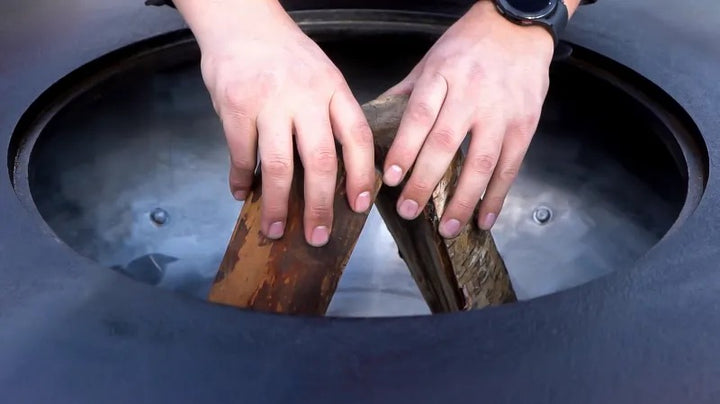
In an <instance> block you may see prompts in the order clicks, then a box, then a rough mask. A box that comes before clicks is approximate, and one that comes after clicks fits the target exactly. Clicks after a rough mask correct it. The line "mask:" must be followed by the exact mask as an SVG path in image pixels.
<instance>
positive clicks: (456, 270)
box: [209, 97, 515, 315]
mask: <svg viewBox="0 0 720 404" xmlns="http://www.w3.org/2000/svg"><path fill="white" fill-rule="evenodd" d="M406 103H407V97H391V98H384V99H379V100H375V101H373V102H370V103H368V104H365V105H364V106H363V111H364V112H365V115H366V116H367V117H368V122H369V124H370V127H371V129H372V131H373V134H374V135H375V143H376V148H375V150H376V153H375V156H376V165H377V166H378V167H382V162H383V161H384V159H385V155H386V154H387V151H388V149H389V146H390V144H391V143H392V140H393V139H394V136H395V132H396V131H397V127H398V124H399V121H400V117H401V116H402V112H403V111H404V109H405V105H406ZM461 165H462V155H460V154H458V156H457V157H456V158H455V160H454V161H453V165H452V166H451V168H450V169H449V170H448V172H447V173H446V175H445V177H444V178H443V181H442V183H441V184H440V185H439V186H438V188H437V189H436V190H435V193H434V194H433V199H432V201H431V203H429V204H428V205H427V206H426V207H425V209H424V210H423V212H422V214H421V215H420V216H419V217H418V218H417V219H415V220H412V221H406V220H403V219H402V218H400V217H399V216H398V215H397V213H396V211H395V201H396V200H397V197H398V196H399V193H400V191H401V189H402V188H401V187H396V188H389V187H383V188H382V189H381V190H380V185H381V181H380V174H379V173H378V174H377V175H376V188H375V194H374V195H373V197H375V196H376V195H377V193H378V191H379V196H378V200H377V201H376V206H377V207H378V210H379V211H380V213H381V215H382V217H383V219H384V220H385V224H386V225H387V227H388V229H389V230H390V233H391V234H392V236H393V237H394V239H395V241H396V242H397V244H398V248H399V251H400V253H401V255H402V257H403V258H404V260H405V262H406V263H407V264H408V267H409V269H410V271H411V273H412V275H413V277H414V279H415V280H416V282H417V284H418V286H419V287H420V290H421V291H422V294H423V296H424V298H425V299H426V301H427V302H428V305H429V306H430V308H431V310H432V311H433V312H442V311H456V310H464V309H471V308H480V307H483V306H487V305H490V304H500V303H504V302H508V301H512V300H514V298H515V295H514V292H513V290H512V286H511V285H510V281H509V278H508V274H507V271H506V270H505V266H504V263H503V261H502V258H501V257H500V255H499V254H498V252H497V249H496V248H495V244H494V242H493V240H492V237H491V236H490V233H489V232H485V231H482V230H480V229H478V228H477V227H476V226H474V225H468V226H466V227H465V228H464V229H463V231H462V233H461V234H460V236H458V237H457V238H454V239H452V240H444V239H443V238H442V237H440V235H439V233H438V224H439V220H438V219H439V217H440V216H441V215H442V212H443V209H444V207H445V201H446V200H447V199H449V197H450V195H451V192H452V189H453V187H454V184H455V182H456V181H457V177H458V172H459V170H460V167H461ZM295 167H296V168H295V170H294V177H293V182H292V189H291V194H290V201H289V211H288V219H287V225H286V230H285V235H284V236H283V238H282V239H280V240H269V239H267V238H266V237H264V236H263V235H262V233H261V232H260V199H261V197H262V188H261V178H259V177H258V178H257V179H256V181H255V182H254V185H253V189H252V190H251V192H250V194H249V196H248V198H247V200H246V202H245V204H244V205H243V208H242V211H241V213H240V218H239V219H238V221H237V224H236V227H235V230H234V232H233V235H232V238H231V240H230V243H229V245H228V247H227V250H226V253H225V256H224V258H223V261H222V263H221V265H220V269H219V271H218V274H217V277H216V279H215V282H214V284H213V287H212V289H211V291H210V297H209V299H210V301H213V302H216V303H221V304H227V305H232V306H238V307H245V308H252V309H255V310H262V311H273V312H281V313H294V314H311V315H322V314H324V313H325V311H326V310H327V306H328V304H329V303H330V300H331V298H332V296H333V294H334V292H335V289H336V287H337V283H338V281H339V279H340V276H341V275H342V272H343V270H344V268H345V265H346V264H347V262H348V260H349V258H350V256H351V254H352V250H353V248H354V247H355V244H356V243H357V240H358V238H359V237H360V232H361V231H362V227H363V226H364V223H365V221H366V219H367V213H364V214H358V213H355V212H353V211H352V209H351V208H350V206H349V205H348V203H347V199H346V193H345V171H344V168H343V165H342V162H341V163H340V166H339V170H338V177H337V183H336V184H337V185H336V193H335V201H334V225H333V229H332V232H331V236H330V241H329V242H328V244H327V245H325V246H323V247H320V248H316V247H311V246H309V245H308V244H307V243H306V242H305V238H304V231H303V225H302V218H303V209H304V203H303V187H304V182H303V175H304V173H303V170H302V166H301V164H300V162H299V161H298V159H297V157H296V165H295Z"/></svg>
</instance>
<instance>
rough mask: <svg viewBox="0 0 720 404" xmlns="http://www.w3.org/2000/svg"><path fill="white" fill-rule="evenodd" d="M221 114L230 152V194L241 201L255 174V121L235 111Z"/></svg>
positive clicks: (245, 195) (248, 189)
mask: <svg viewBox="0 0 720 404" xmlns="http://www.w3.org/2000/svg"><path fill="white" fill-rule="evenodd" d="M223 112H224V113H223V114H222V116H221V120H222V125H223V130H224V132H225V138H226V139H227V144H228V149H229V150H230V175H229V182H230V192H232V194H233V196H234V197H235V199H237V200H239V201H243V200H245V198H246V197H247V194H248V192H249V191H250V186H251V185H252V181H253V175H254V173H255V164H256V158H257V128H256V126H255V119H254V118H252V117H250V116H249V115H248V114H245V113H241V112H238V111H237V110H227V111H223Z"/></svg>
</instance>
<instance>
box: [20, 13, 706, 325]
mask: <svg viewBox="0 0 720 404" xmlns="http://www.w3.org/2000/svg"><path fill="white" fill-rule="evenodd" d="M335 28H337V27H330V28H327V27H326V28H325V29H323V28H317V29H315V30H314V31H312V32H311V34H313V35H314V36H315V38H316V39H317V40H318V41H319V42H320V43H321V45H322V46H323V47H324V49H325V50H326V51H327V52H328V54H329V55H330V57H331V58H332V59H333V60H334V61H335V62H336V63H337V65H338V66H339V67H340V69H341V70H342V71H343V72H344V73H345V76H346V78H347V79H348V81H349V83H350V85H351V87H352V88H353V90H354V92H355V94H356V95H357V97H358V99H359V101H360V102H364V101H367V100H370V99H372V98H374V97H375V96H376V95H378V94H379V93H381V92H382V91H384V90H385V89H387V88H388V87H389V86H390V85H392V84H394V83H395V82H397V81H398V80H400V79H401V78H402V77H403V76H404V75H405V74H407V72H408V71H409V70H410V69H411V68H412V66H413V65H414V64H415V63H416V62H417V61H419V59H420V58H421V57H422V55H423V54H424V52H425V51H426V50H427V49H428V47H429V46H430V45H431V44H432V40H433V39H435V38H436V36H437V33H438V32H440V31H441V30H442V28H443V22H442V21H440V20H438V21H435V23H433V24H429V25H425V26H423V27H421V29H420V28H419V29H416V30H414V31H413V30H408V29H407V27H403V26H402V25H400V24H398V25H396V26H393V24H392V23H387V24H385V26H383V27H382V29H376V30H375V32H372V33H370V32H365V33H362V32H359V33H358V32H356V33H355V34H354V35H349V34H347V32H345V33H344V34H343V33H342V32H340V31H338V30H337V29H335ZM198 58H199V54H198V50H197V48H196V45H195V43H194V42H193V41H192V40H191V39H190V38H189V37H187V36H184V35H179V36H176V37H174V38H172V39H171V40H168V41H167V42H166V43H164V44H162V45H156V46H153V47H150V48H148V49H144V50H143V51H142V52H141V53H140V54H138V55H134V56H133V57H130V58H125V59H124V60H118V61H117V62H116V63H115V64H113V65H111V66H108V67H107V68H106V69H105V70H103V71H102V72H100V73H97V72H96V73H93V74H88V75H87V76H85V77H80V78H79V80H78V81H77V83H76V84H75V86H74V87H73V88H71V89H69V90H68V93H67V95H66V98H64V99H62V100H60V101H59V102H58V104H56V105H55V108H54V110H53V111H52V113H51V114H49V115H48V116H47V120H46V121H45V122H42V124H40V125H37V126H36V127H35V128H34V132H33V133H32V134H31V135H30V137H29V139H30V140H29V141H28V142H27V143H26V144H25V147H24V148H23V149H21V151H20V157H19V159H18V161H19V162H21V166H20V169H19V170H18V171H17V173H18V175H19V176H20V177H22V176H23V175H27V176H28V181H27V182H23V181H17V183H16V186H17V187H19V188H20V189H24V187H28V189H29V191H30V193H31V195H32V200H33V201H34V203H35V204H36V206H37V209H38V211H39V212H40V214H41V215H42V217H43V218H44V220H45V221H46V222H47V224H48V225H49V227H50V229H52V231H53V232H54V233H55V234H56V235H57V236H58V237H59V238H60V239H61V240H63V241H64V242H65V243H67V244H68V245H69V246H70V247H72V248H73V249H75V250H76V251H77V252H78V253H80V254H82V255H84V256H86V257H88V258H90V259H92V260H95V261H97V262H98V263H100V264H102V265H103V266H105V267H109V268H113V269H115V270H118V271H120V272H123V273H125V274H127V275H129V276H130V277H132V278H134V279H136V280H139V281H142V282H146V283H150V284H153V285H157V286H159V287H162V288H167V289H171V290H176V291H178V292H181V293H185V294H189V295H192V296H196V297H198V298H201V299H204V298H206V296H207V293H208V290H209V287H210V285H211V282H212V278H213V277H214V275H215V273H216V271H217V268H218V265H219V263H220V260H221V258H222V255H223V253H224V251H225V246H226V244H227V241H228V239H229V237H230V234H231V232H232V229H233V226H234V223H235V220H236V219H237V216H238V213H239V210H240V208H241V204H239V203H237V202H236V201H234V200H233V199H232V198H231V196H230V194H229V192H228V189H227V179H226V176H227V166H228V157H227V150H226V145H225V142H224V138H223V135H222V131H221V127H220V124H219V121H218V119H217V117H216V115H215V113H214V111H213V110H212V106H211V103H210V100H209V97H208V95H207V92H206V90H205V88H204V86H203V83H202V80H201V77H200V73H199V65H198ZM621 73H626V72H624V71H623V70H622V69H621V68H620V67H618V66H616V65H614V64H612V63H610V62H609V61H607V60H605V59H603V58H600V57H598V56H597V55H594V54H592V53H590V52H587V51H585V50H575V52H574V54H573V56H572V57H570V58H569V59H566V60H563V61H559V62H556V63H555V64H554V65H553V67H552V76H551V83H552V84H551V91H550V93H549V95H548V99H547V101H546V104H545V108H544V111H543V115H542V122H541V124H540V127H539V129H538V132H537V134H536V135H535V138H534V140H533V143H532V146H531V148H530V150H529V153H528V155H527V158H526V159H525V163H524V166H523V168H522V170H521V172H520V175H519V178H518V179H517V181H516V183H515V185H514V187H513V188H512V191H511V193H510V195H509V198H508V200H507V202H506V205H505V208H504V210H503V212H502V214H501V215H500V217H499V220H498V223H497V225H496V227H495V228H494V230H493V234H494V236H495V238H496V241H497V244H498V248H499V250H500V252H501V254H502V256H503V257H504V259H505V261H506V264H507V267H508V269H509V271H510V273H511V278H512V281H513V286H514V288H515V290H516V291H517V294H518V297H519V298H520V299H530V298H534V297H537V296H541V295H545V294H549V293H552V292H556V291H560V290H563V289H567V288H569V287H573V286H575V285H579V284H582V283H585V282H587V281H589V280H592V279H594V278H597V277H600V276H602V275H605V274H607V273H609V272H611V271H613V270H614V269H616V268H620V267H625V266H628V265H630V264H632V263H633V262H634V261H635V260H637V259H638V258H639V257H640V256H641V255H643V254H644V253H645V252H646V251H648V250H649V249H650V248H651V247H652V246H653V245H654V244H655V243H656V242H657V241H658V240H659V239H660V238H662V237H663V236H664V235H665V234H666V232H667V231H668V230H669V229H671V228H672V226H673V224H674V223H678V222H680V221H682V220H683V219H684V217H685V216H686V215H687V214H688V213H689V212H690V211H691V210H692V209H693V208H694V206H695V205H696V203H697V201H698V200H699V197H700V195H701V192H702V179H701V178H702V173H701V171H702V168H701V166H700V161H699V159H697V158H696V157H693V154H692V150H691V149H692V148H693V147H694V145H693V139H692V136H691V135H690V134H689V133H688V132H687V131H685V129H684V128H683V127H682V126H681V125H678V124H677V123H676V122H675V121H673V120H672V119H673V118H672V114H673V112H672V111H671V110H668V109H667V108H666V106H665V105H663V104H662V102H659V101H658V100H655V99H652V98H650V96H649V95H648V94H647V92H646V91H645V89H644V88H643V87H642V86H639V85H638V82H632V83H629V82H628V81H627V76H624V75H623V74H621ZM478 96H482V95H481V94H479V95H478ZM638 156H642V160H639V159H638ZM23 162H25V163H29V164H28V168H27V172H25V171H24V169H23V166H22V163H23ZM338 225H341V224H338ZM426 313H429V311H428V308H427V306H426V305H425V303H424V301H423V299H422V297H421V295H420V293H419V291H418V289H417V287H416V286H415V284H414V281H413V280H412V278H411V277H410V275H409V272H408V271H407V268H406V267H405V265H404V263H403V261H402V260H401V259H400V258H399V256H398V253H397V249H396V246H395V244H394V241H393V240H392V237H391V236H390V235H389V233H388V231H387V229H386V228H385V226H384V224H383V223H382V220H381V218H380V216H379V215H378V214H377V212H376V211H375V210H373V212H372V214H371V216H370V218H369V219H368V222H367V225H366V227H365V229H364V231H363V234H362V237H361V239H360V241H359V243H358V245H357V247H356V249H355V251H354V253H353V255H352V258H351V259H350V262H349V264H348V266H347V268H346V270H345V273H344V275H343V278H342V280H341V282H340V284H339V287H338V290H337V293H336V295H335V297H334V299H333V301H332V303H331V306H330V309H329V312H328V314H330V315H334V316H385V315H412V314H426Z"/></svg>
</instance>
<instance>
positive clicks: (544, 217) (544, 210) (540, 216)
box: [533, 206, 552, 224]
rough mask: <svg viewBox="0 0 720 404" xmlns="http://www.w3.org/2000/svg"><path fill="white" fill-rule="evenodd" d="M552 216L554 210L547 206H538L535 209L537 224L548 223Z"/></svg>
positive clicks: (534, 217) (534, 214)
mask: <svg viewBox="0 0 720 404" xmlns="http://www.w3.org/2000/svg"><path fill="white" fill-rule="evenodd" d="M551 218H552V210H550V208H548V207H547V206H538V207H537V208H535V210H534V211H533V220H534V221H535V223H537V224H546V223H547V222H549V221H550V219H551Z"/></svg>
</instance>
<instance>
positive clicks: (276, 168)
mask: <svg viewBox="0 0 720 404" xmlns="http://www.w3.org/2000/svg"><path fill="white" fill-rule="evenodd" d="M261 165H262V170H263V172H265V173H266V174H267V175H269V176H271V177H285V176H289V175H290V174H291V173H292V161H291V160H290V159H289V158H288V157H285V156H271V157H270V158H268V159H266V160H264V161H263V162H262V163H261Z"/></svg>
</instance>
